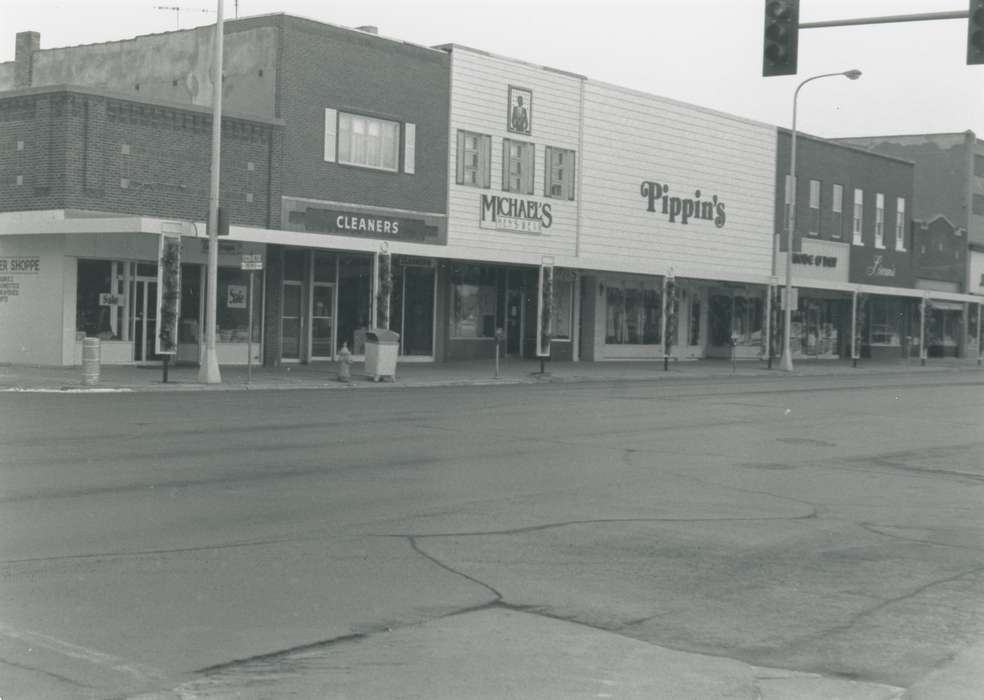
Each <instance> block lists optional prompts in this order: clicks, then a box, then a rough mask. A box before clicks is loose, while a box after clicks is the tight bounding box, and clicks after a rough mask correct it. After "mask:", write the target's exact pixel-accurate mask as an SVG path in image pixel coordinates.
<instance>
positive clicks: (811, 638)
mask: <svg viewBox="0 0 984 700" xmlns="http://www.w3.org/2000/svg"><path fill="white" fill-rule="evenodd" d="M982 572H984V566H977V567H974V568H973V569H968V570H967V571H962V572H960V573H958V574H954V575H953V576H947V577H945V578H941V579H936V580H935V581H930V582H928V583H925V584H923V585H921V586H918V587H916V588H914V589H913V590H911V591H909V592H908V593H904V594H902V595H900V596H896V597H894V598H886V599H884V600H882V601H881V602H880V603H878V604H877V605H873V606H871V607H870V608H866V609H864V610H862V611H860V612H859V613H857V614H855V615H852V616H851V619H850V620H848V621H847V622H844V623H842V624H839V625H834V626H833V627H829V628H827V629H825V630H823V631H821V632H817V633H815V634H810V635H806V636H804V637H800V638H799V639H797V640H795V641H792V642H789V643H788V647H790V648H791V647H794V646H800V645H803V644H807V643H809V642H815V641H817V640H821V639H825V638H827V637H830V636H832V635H834V634H839V633H841V632H846V631H848V630H849V629H851V628H852V627H854V625H856V624H857V623H858V622H860V621H861V620H862V619H864V618H866V617H869V616H871V615H874V614H875V613H877V612H879V611H881V610H884V609H885V608H887V607H888V606H890V605H895V604H896V603H901V602H903V601H905V600H909V599H911V598H914V597H916V596H917V595H920V594H921V593H924V592H926V591H927V590H929V589H930V588H933V587H935V586H940V585H943V584H946V583H952V582H954V581H958V580H959V579H962V578H964V577H966V576H975V575H977V574H980V573H982Z"/></svg>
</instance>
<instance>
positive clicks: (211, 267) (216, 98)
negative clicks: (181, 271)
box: [198, 0, 223, 384]
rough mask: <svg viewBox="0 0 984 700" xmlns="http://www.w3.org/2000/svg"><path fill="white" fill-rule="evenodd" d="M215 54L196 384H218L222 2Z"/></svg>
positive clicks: (220, 4)
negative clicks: (205, 258)
mask: <svg viewBox="0 0 984 700" xmlns="http://www.w3.org/2000/svg"><path fill="white" fill-rule="evenodd" d="M217 14H218V17H217V18H216V22H215V40H214V41H213V44H214V49H215V53H214V54H213V58H212V171H211V179H210V182H209V193H208V286H207V292H206V293H207V295H208V296H207V297H206V302H205V357H204V358H203V360H202V364H201V367H199V368H198V381H199V382H201V383H202V384H219V383H220V382H221V381H222V375H221V374H220V373H219V360H218V357H217V356H216V353H215V311H216V309H215V307H216V295H217V293H218V280H217V276H218V268H219V162H220V159H219V153H220V149H221V147H222V39H223V24H222V0H217Z"/></svg>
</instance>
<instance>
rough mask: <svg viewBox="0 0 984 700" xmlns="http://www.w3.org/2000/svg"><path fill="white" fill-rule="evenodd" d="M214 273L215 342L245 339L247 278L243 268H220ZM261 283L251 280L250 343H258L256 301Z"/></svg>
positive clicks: (244, 340)
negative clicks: (215, 290)
mask: <svg viewBox="0 0 984 700" xmlns="http://www.w3.org/2000/svg"><path fill="white" fill-rule="evenodd" d="M218 272H219V275H218V278H217V280H218V299H217V302H218V303H217V304H216V307H215V308H216V312H215V333H216V337H215V339H216V341H217V342H220V343H246V342H249V316H250V309H249V280H250V273H249V271H247V270H239V269H236V268H234V267H220V268H219V270H218ZM262 286H263V284H262V282H256V281H254V283H253V309H252V314H253V342H254V343H259V342H260V329H261V328H262V320H261V317H260V307H261V304H260V302H259V298H260V294H261V293H262V292H261V288H262Z"/></svg>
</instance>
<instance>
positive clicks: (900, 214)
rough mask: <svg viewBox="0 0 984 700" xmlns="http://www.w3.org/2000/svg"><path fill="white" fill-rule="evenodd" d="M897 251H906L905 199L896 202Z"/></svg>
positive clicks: (901, 198) (900, 198)
mask: <svg viewBox="0 0 984 700" xmlns="http://www.w3.org/2000/svg"><path fill="white" fill-rule="evenodd" d="M895 250H905V197H898V198H897V199H896V200H895Z"/></svg>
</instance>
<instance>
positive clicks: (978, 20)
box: [967, 0, 984, 66]
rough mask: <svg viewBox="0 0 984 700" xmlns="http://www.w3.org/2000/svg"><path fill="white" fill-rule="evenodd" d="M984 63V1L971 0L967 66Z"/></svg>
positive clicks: (968, 16)
mask: <svg viewBox="0 0 984 700" xmlns="http://www.w3.org/2000/svg"><path fill="white" fill-rule="evenodd" d="M982 63H984V0H970V12H969V13H968V15H967V65H968V66H973V65H979V64H982Z"/></svg>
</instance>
